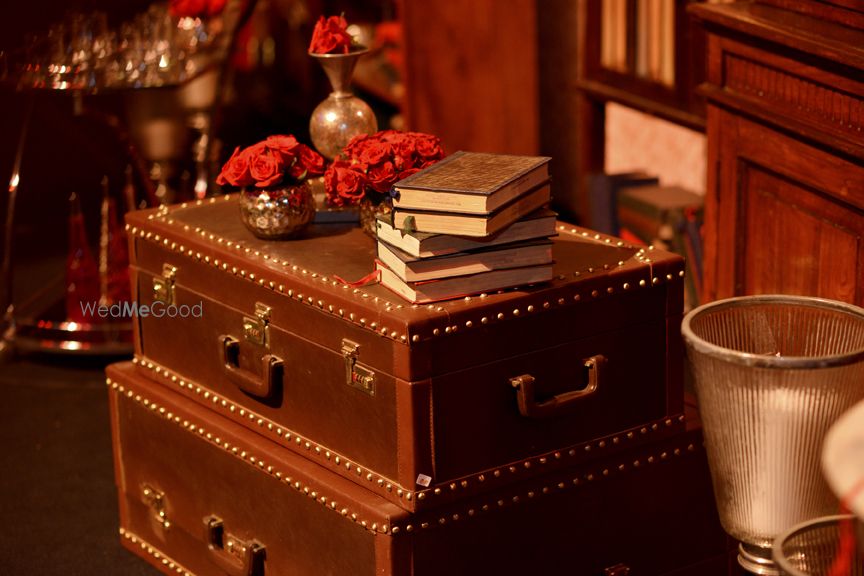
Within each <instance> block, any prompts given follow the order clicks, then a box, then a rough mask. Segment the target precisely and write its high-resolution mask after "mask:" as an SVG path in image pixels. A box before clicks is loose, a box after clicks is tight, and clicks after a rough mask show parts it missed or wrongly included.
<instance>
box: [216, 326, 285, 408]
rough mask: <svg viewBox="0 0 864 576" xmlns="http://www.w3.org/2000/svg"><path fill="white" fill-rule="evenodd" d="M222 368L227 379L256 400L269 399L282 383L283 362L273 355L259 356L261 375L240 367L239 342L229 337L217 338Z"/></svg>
mask: <svg viewBox="0 0 864 576" xmlns="http://www.w3.org/2000/svg"><path fill="white" fill-rule="evenodd" d="M219 349H220V353H221V356H222V367H223V368H224V370H225V374H226V375H227V376H228V378H229V379H230V380H231V381H232V382H233V383H234V384H235V385H236V386H237V387H238V388H240V389H241V390H243V391H244V392H247V393H249V394H251V395H253V396H257V397H258V398H269V397H271V396H272V395H274V394H275V393H276V391H277V390H278V387H279V385H280V384H281V383H282V368H283V365H284V363H283V361H282V359H281V358H279V357H278V356H274V355H273V354H264V355H262V356H261V375H260V376H259V375H258V374H255V373H253V372H250V371H248V370H245V369H243V368H241V367H240V341H239V340H238V339H237V338H234V337H233V336H231V335H228V334H223V335H222V336H219Z"/></svg>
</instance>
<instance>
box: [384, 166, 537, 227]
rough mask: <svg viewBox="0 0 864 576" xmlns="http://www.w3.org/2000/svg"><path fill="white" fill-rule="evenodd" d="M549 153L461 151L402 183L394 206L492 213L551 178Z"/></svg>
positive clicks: (397, 186)
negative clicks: (533, 154)
mask: <svg viewBox="0 0 864 576" xmlns="http://www.w3.org/2000/svg"><path fill="white" fill-rule="evenodd" d="M549 160H550V158H548V157H546V156H517V155H510V154H489V153H483V152H465V151H460V152H456V153H454V154H451V155H450V156H448V157H446V158H445V159H443V160H441V161H440V162H438V163H437V164H433V165H432V166H430V167H428V168H425V169H423V170H421V171H420V172H417V173H416V174H413V175H411V176H409V177H408V178H405V179H404V180H401V181H399V182H397V183H396V185H395V186H394V188H395V193H394V195H393V205H394V206H396V207H399V208H415V209H420V210H439V211H440V210H452V211H454V212H461V213H470V214H488V213H490V212H493V211H494V210H495V209H497V208H499V207H500V206H502V205H504V204H506V203H507V202H508V201H510V200H513V199H514V198H517V197H519V196H520V195H522V194H524V193H526V192H528V191H529V190H531V189H532V188H534V187H535V186H537V184H539V183H541V182H544V181H546V180H547V179H548V178H549Z"/></svg>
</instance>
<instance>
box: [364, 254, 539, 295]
mask: <svg viewBox="0 0 864 576" xmlns="http://www.w3.org/2000/svg"><path fill="white" fill-rule="evenodd" d="M376 267H377V269H378V270H379V271H380V274H381V278H380V282H381V285H383V286H385V287H387V288H389V289H390V290H392V291H393V292H395V293H396V294H398V295H400V296H402V297H403V298H405V299H406V300H408V301H409V302H411V303H413V304H425V303H428V302H437V301H439V300H450V299H452V298H459V297H462V296H468V295H470V294H477V293H482V292H494V291H496V290H503V289H504V288H512V287H514V286H527V285H529V284H538V283H540V282H547V281H549V280H552V277H553V274H552V263H549V264H540V265H538V266H526V267H523V268H508V269H506V270H492V271H490V272H481V273H479V274H471V275H469V276H454V277H452V278H442V279H440V280H430V281H428V282H406V281H404V280H402V279H401V278H399V276H398V275H397V274H396V273H395V272H393V271H392V270H390V269H389V268H387V266H385V265H384V264H382V263H381V262H377V263H376Z"/></svg>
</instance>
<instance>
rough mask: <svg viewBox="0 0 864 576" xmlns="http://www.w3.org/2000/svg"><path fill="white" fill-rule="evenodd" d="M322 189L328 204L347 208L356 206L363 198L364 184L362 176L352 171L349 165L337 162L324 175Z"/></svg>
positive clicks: (342, 161)
mask: <svg viewBox="0 0 864 576" xmlns="http://www.w3.org/2000/svg"><path fill="white" fill-rule="evenodd" d="M324 188H325V190H326V191H327V201H328V202H329V203H330V204H333V205H335V206H348V205H352V204H357V203H358V202H359V201H360V199H361V198H363V192H364V191H365V189H366V183H365V180H364V178H363V175H362V174H361V173H360V172H358V171H357V170H354V169H353V167H352V166H351V164H349V163H348V162H346V161H344V160H337V161H335V162H333V164H331V165H330V167H329V168H328V169H327V172H326V173H325V174H324Z"/></svg>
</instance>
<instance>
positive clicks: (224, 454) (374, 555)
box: [108, 363, 728, 576]
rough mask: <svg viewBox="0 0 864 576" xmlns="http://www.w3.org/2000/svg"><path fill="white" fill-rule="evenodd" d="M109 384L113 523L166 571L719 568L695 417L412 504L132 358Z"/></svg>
mask: <svg viewBox="0 0 864 576" xmlns="http://www.w3.org/2000/svg"><path fill="white" fill-rule="evenodd" d="M108 386H109V391H110V407H111V422H112V432H113V440H114V453H115V467H116V480H117V486H118V492H119V500H120V507H119V509H120V522H121V528H120V533H121V536H122V538H121V539H122V541H123V544H124V545H125V546H126V547H127V548H129V549H130V550H132V551H133V552H135V553H136V554H139V555H140V556H142V557H143V558H145V559H146V560H148V561H149V562H150V563H152V564H153V565H154V566H156V567H157V568H159V569H160V570H162V571H164V572H166V573H179V574H213V575H223V574H231V575H237V574H245V575H255V576H261V575H265V574H298V575H303V576H305V575H315V576H322V575H340V576H341V575H345V574H350V575H352V576H362V575H364V574H368V575H370V576H372V575H375V576H386V575H391V576H409V575H411V576H426V575H428V576H433V575H434V576H440V575H441V574H448V575H453V576H458V575H477V574H502V575H509V574H536V575H557V574H562V575H565V574H566V575H568V576H569V575H572V574H579V575H595V574H596V575H598V576H599V575H607V574H627V573H632V574H640V575H643V576H645V575H649V576H650V575H660V574H670V573H673V572H674V574H677V575H679V576H685V575H692V576H696V575H697V574H698V575H699V576H712V575H720V574H725V573H726V562H727V558H728V553H727V552H728V546H727V541H726V538H725V536H724V535H723V533H722V531H721V530H720V527H719V523H718V519H717V515H716V512H715V510H714V505H713V498H712V494H711V484H710V478H709V474H708V469H707V465H706V462H705V456H704V453H703V452H702V448H701V435H700V434H699V430H698V428H694V427H691V428H690V429H688V430H687V431H682V432H679V433H676V434H673V435H671V436H670V437H668V438H666V439H665V440H661V441H658V442H650V443H647V444H644V445H642V446H640V447H635V448H629V449H627V450H622V451H620V452H618V453H616V454H615V455H612V456H608V457H605V458H602V459H599V460H596V461H594V462H591V463H590V464H583V465H579V466H576V467H565V468H561V469H560V470H558V471H555V472H551V473H548V474H544V475H541V476H538V477H535V478H532V479H527V480H522V481H519V482H516V483H513V484H511V485H509V486H506V487H501V488H498V489H495V490H491V491H489V492H488V493H485V494H482V495H478V496H472V497H468V498H465V499H463V500H460V501H458V502H453V503H450V504H446V505H443V506H440V507H437V508H433V509H429V510H427V511H424V512H418V513H410V512H407V511H406V510H404V509H403V508H401V507H399V506H396V505H395V504H394V503H392V502H389V501H388V500H386V499H385V498H383V497H381V496H378V495H375V494H373V493H372V492H371V491H369V490H367V489H365V488H362V487H360V486H358V485H357V484H355V483H353V482H350V481H348V480H346V479H345V478H342V477H340V476H339V475H337V474H334V473H333V472H332V471H329V470H326V469H325V468H323V467H321V466H319V465H317V464H315V463H314V462H311V461H310V460H308V459H306V458H302V457H300V456H298V455H297V454H294V453H292V452H291V451H288V450H285V449H284V448H282V447H280V446H278V445H277V444H275V443H273V442H271V441H269V440H267V439H266V438H264V437H263V436H261V435H260V434H257V433H254V432H252V431H250V430H248V429H247V428H245V427H242V426H239V425H238V424H236V423H234V422H232V421H230V420H228V419H226V418H224V417H222V416H219V415H218V414H216V413H215V412H213V411H212V410H208V409H207V408H205V407H202V406H201V405H200V404H198V403H195V402H193V401H191V400H190V399H188V398H186V397H184V396H183V395H180V394H178V393H176V392H173V391H171V390H170V389H169V388H167V387H165V386H163V385H161V384H159V383H156V382H153V381H151V380H149V379H148V378H146V377H144V376H143V375H142V374H141V373H140V371H137V370H136V369H135V368H134V366H133V365H131V364H129V363H125V364H115V365H113V366H111V367H110V368H109V369H108ZM627 569H629V570H630V572H627V571H626V570H627Z"/></svg>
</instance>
